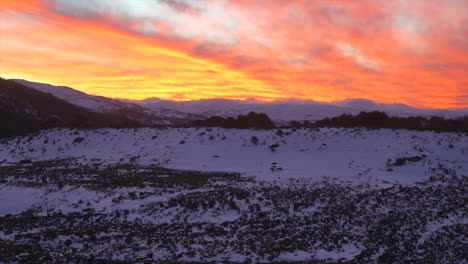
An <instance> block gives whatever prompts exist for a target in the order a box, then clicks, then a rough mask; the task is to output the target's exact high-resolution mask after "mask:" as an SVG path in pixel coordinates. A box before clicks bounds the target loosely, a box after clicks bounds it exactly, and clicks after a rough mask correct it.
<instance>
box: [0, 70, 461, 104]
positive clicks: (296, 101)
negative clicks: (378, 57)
mask: <svg viewBox="0 0 468 264" xmlns="http://www.w3.org/2000/svg"><path fill="white" fill-rule="evenodd" d="M0 78H3V77H2V76H0ZM4 79H6V80H12V81H15V80H19V81H26V82H31V83H37V84H45V85H51V86H54V87H66V88H69V89H72V90H75V91H79V90H77V89H75V88H74V87H69V86H64V85H60V84H50V83H41V82H36V81H32V80H25V79H17V78H11V79H8V78H4ZM79 92H83V91H79ZM84 93H85V94H87V95H90V96H101V97H106V98H109V99H113V100H119V101H130V102H134V103H138V102H143V101H146V100H151V99H156V100H160V101H168V102H174V103H183V102H200V101H214V100H225V101H233V102H240V103H247V104H249V103H250V104H324V105H331V106H337V107H343V106H347V105H346V103H349V102H356V101H365V102H368V103H372V104H376V105H401V106H406V107H410V108H414V109H421V110H429V109H430V110H450V111H465V110H468V106H467V107H453V108H431V107H415V106H412V105H408V104H404V103H401V102H390V103H384V102H377V101H373V100H371V99H368V98H359V97H355V98H345V99H343V100H337V101H317V100H313V99H302V98H294V97H289V98H278V99H273V100H268V101H267V100H261V99H257V98H255V97H250V98H245V99H232V98H222V97H214V98H201V99H185V100H184V99H181V100H177V99H170V98H169V99H167V98H160V97H154V96H153V97H146V98H143V99H131V98H121V97H107V96H103V95H96V94H91V93H86V92H84ZM348 107H349V105H348Z"/></svg>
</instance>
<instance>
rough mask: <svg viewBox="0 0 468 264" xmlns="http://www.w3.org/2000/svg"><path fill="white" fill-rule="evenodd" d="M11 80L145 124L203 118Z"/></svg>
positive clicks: (71, 101) (167, 123)
mask: <svg viewBox="0 0 468 264" xmlns="http://www.w3.org/2000/svg"><path fill="white" fill-rule="evenodd" d="M11 81H14V82H16V83H19V84H22V85H24V86H26V87H29V88H32V89H35V90H37V91H40V92H43V93H47V94H51V95H53V96H55V97H57V98H59V99H62V100H64V101H66V102H68V103H70V104H73V105H76V106H79V107H82V108H85V109H87V110H89V111H91V112H96V113H107V114H114V115H118V116H121V117H126V118H128V119H130V120H133V121H136V122H138V123H141V124H144V125H180V124H186V123H189V122H191V121H193V120H198V119H201V117H200V116H197V115H194V114H186V113H182V112H179V111H175V110H171V109H164V108H158V107H154V108H152V109H147V108H145V107H144V106H142V105H138V104H135V103H131V102H122V101H118V100H114V99H111V98H106V97H102V96H93V95H89V94H86V93H83V92H80V91H77V90H74V89H72V88H70V87H66V86H54V85H50V84H45V83H37V82H30V81H26V80H19V79H12V80H11Z"/></svg>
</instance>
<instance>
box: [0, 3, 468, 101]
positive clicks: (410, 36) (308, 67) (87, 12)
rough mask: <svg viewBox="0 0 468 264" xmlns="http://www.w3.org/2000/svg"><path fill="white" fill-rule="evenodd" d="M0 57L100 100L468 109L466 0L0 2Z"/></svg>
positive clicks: (13, 71)
mask: <svg viewBox="0 0 468 264" xmlns="http://www.w3.org/2000/svg"><path fill="white" fill-rule="evenodd" d="M0 50H1V57H0V77H3V78H21V79H27V80H31V81H38V82H46V83H51V84H55V85H67V86H70V87H73V88H75V89H79V90H81V91H84V92H86V93H89V94H94V95H102V96H107V97H119V98H130V99H143V98H147V97H159V98H166V99H175V100H191V99H201V98H232V99H246V98H252V97H253V98H257V99H259V100H275V99H282V98H301V99H311V100H318V101H335V100H343V99H346V98H368V99H371V100H374V101H377V102H386V103H393V102H399V103H406V104H409V105H412V106H417V107H433V108H452V107H468V1H466V0H395V1H389V0H359V1H349V0H326V1H325V0H322V1H321V0H318V1H309V0H289V1H282V0H259V1H251V0H231V1H228V0H141V1H139V0H89V1H75V0H14V1H11V0H0Z"/></svg>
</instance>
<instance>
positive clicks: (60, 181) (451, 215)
mask: <svg viewBox="0 0 468 264" xmlns="http://www.w3.org/2000/svg"><path fill="white" fill-rule="evenodd" d="M467 179H468V135H467V134H461V133H433V132H427V131H426V132H417V131H405V130H387V129H383V130H365V129H320V130H313V129H298V130H290V129H283V130H235V129H230V130H228V129H218V128H184V129H182V128H170V129H155V128H142V129H99V130H77V129H53V130H48V131H43V132H41V133H38V134H35V135H30V136H25V137H17V138H9V139H4V140H1V141H0V262H5V263H73V262H76V261H77V260H80V261H81V262H82V263H96V262H103V263H135V262H136V263H181V264H182V263H183V264H186V263H271V262H274V263H289V262H291V261H306V263H363V264H373V263H466V258H465V256H466V239H467V237H466V234H467V231H468V213H467V211H466V193H467V188H468V185H467V183H468V181H467Z"/></svg>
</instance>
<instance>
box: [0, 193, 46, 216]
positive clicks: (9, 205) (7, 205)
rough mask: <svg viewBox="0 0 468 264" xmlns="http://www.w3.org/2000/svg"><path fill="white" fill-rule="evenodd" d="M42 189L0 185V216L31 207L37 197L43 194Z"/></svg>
mask: <svg viewBox="0 0 468 264" xmlns="http://www.w3.org/2000/svg"><path fill="white" fill-rule="evenodd" d="M43 192H44V190H43V189H37V188H25V187H17V186H1V187H0V216H4V215H6V214H17V213H20V212H22V211H24V210H27V209H29V208H31V207H32V206H33V205H34V204H35V203H36V202H37V201H38V197H40V196H42V195H43Z"/></svg>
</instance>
